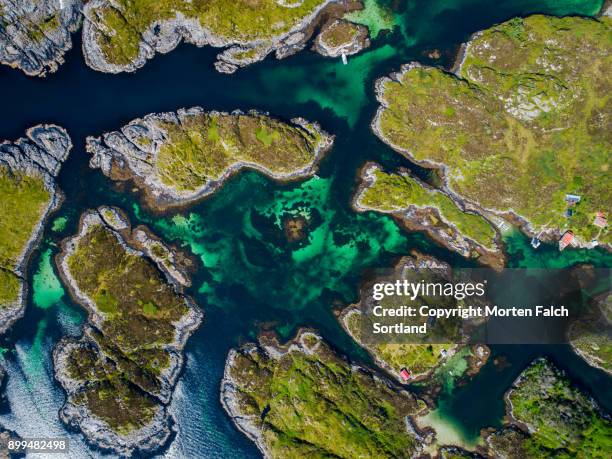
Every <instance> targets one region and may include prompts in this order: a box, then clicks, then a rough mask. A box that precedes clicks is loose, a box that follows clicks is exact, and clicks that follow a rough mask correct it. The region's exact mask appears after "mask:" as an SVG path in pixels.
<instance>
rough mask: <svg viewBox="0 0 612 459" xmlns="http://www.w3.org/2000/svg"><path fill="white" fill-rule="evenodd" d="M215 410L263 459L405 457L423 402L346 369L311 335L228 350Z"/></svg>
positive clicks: (414, 448) (412, 449)
mask: <svg viewBox="0 0 612 459" xmlns="http://www.w3.org/2000/svg"><path fill="white" fill-rule="evenodd" d="M221 403H222V404H223V407H224V408H225V410H226V411H227V413H228V414H229V415H230V417H231V418H232V420H233V421H234V423H235V424H236V426H237V427H238V429H240V430H241V431H242V432H243V433H244V434H245V435H247V436H248V437H249V438H250V439H251V440H253V441H254V442H255V443H256V444H257V447H258V448H259V449H260V451H261V452H262V454H263V455H264V456H265V457H271V458H277V457H278V458H281V457H323V456H325V457H328V456H329V457H343V458H355V457H404V458H409V457H413V456H414V455H416V454H417V453H418V451H420V450H421V439H420V437H419V436H418V434H417V433H416V432H415V431H414V430H413V429H412V428H411V424H410V419H409V417H410V416H411V415H414V414H416V413H418V412H421V411H423V410H424V409H425V408H424V404H423V402H421V401H419V400H418V399H416V398H415V397H414V396H413V395H412V394H410V393H408V392H406V391H404V390H402V389H401V388H399V387H397V386H395V385H394V384H393V383H391V382H390V381H388V380H386V379H384V378H381V377H379V376H377V375H376V374H374V373H372V372H371V371H370V370H368V369H366V368H363V367H360V366H357V365H354V364H353V365H351V364H349V362H347V361H346V360H344V359H343V358H341V357H340V356H338V355H337V354H336V353H334V351H332V349H330V348H329V347H328V346H327V345H326V344H325V342H324V341H323V340H322V339H321V338H320V337H319V336H318V335H317V334H315V333H313V332H310V331H304V330H302V331H300V332H299V333H298V335H297V337H296V338H295V339H293V340H292V341H290V342H288V343H287V344H285V345H280V344H279V343H278V342H277V341H276V340H275V339H270V338H266V337H263V338H262V339H260V344H259V345H256V344H247V345H245V346H243V347H241V348H240V349H235V350H232V351H230V353H229V355H228V357H227V361H226V365H225V372H224V375H223V381H222V382H221Z"/></svg>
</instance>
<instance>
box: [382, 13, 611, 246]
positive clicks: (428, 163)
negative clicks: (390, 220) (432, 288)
mask: <svg viewBox="0 0 612 459" xmlns="http://www.w3.org/2000/svg"><path fill="white" fill-rule="evenodd" d="M611 24H612V20H611V19H610V18H609V17H605V16H604V17H601V18H598V19H589V18H582V17H564V18H556V17H547V16H541V15H536V16H530V17H527V18H515V19H512V20H510V21H507V22H505V23H502V24H500V25H497V26H494V27H492V28H490V29H487V30H485V31H482V32H479V33H477V34H475V35H474V36H473V37H472V38H471V40H470V41H469V42H468V43H467V45H466V46H464V47H463V49H462V52H461V53H460V56H459V58H458V62H457V64H456V66H455V69H454V73H449V72H445V71H443V70H441V69H439V68H431V67H423V66H421V65H419V64H417V63H413V64H409V65H406V66H404V67H403V68H402V69H401V71H400V72H399V73H396V74H393V75H391V77H390V78H382V79H380V80H378V81H377V83H376V92H377V98H378V100H379V102H380V104H381V106H380V108H379V110H378V112H377V114H376V116H375V119H374V120H373V122H372V128H373V130H374V132H375V133H376V135H377V136H378V137H380V138H381V139H382V140H383V141H384V142H385V143H387V144H388V145H390V146H391V147H392V148H394V149H395V150H397V151H398V152H400V153H401V154H403V155H405V156H406V157H407V158H409V159H410V160H412V161H414V162H417V163H418V164H420V165H422V166H424V167H430V168H437V169H438V170H439V171H440V173H441V174H442V175H443V177H444V190H445V191H446V192H447V193H448V194H450V195H453V196H455V197H456V198H457V199H461V200H463V201H464V202H465V203H466V205H468V204H469V205H470V206H472V208H473V210H475V211H478V210H479V209H480V210H481V211H488V212H492V213H494V214H497V215H499V216H500V217H503V218H505V219H508V220H510V221H511V222H512V223H515V224H517V225H518V226H520V227H521V228H522V229H523V230H524V231H525V232H526V233H527V234H529V235H532V236H539V237H541V238H542V239H544V240H549V241H554V240H557V239H559V237H560V236H561V235H562V234H564V233H565V232H567V231H571V233H568V234H569V236H568V237H566V239H565V240H564V241H563V244H562V246H561V248H564V247H565V246H566V245H569V244H570V243H571V245H578V246H588V247H592V246H594V245H597V244H601V245H605V246H608V247H609V245H610V234H609V231H608V229H607V221H606V216H607V215H608V214H609V212H610V203H611V202H612V195H611V193H612V191H611V189H610V187H609V153H610V151H611V150H612V140H611V138H610V135H609V132H610V127H611V124H610V123H611V122H612V121H611V120H612V113H611V105H610V99H609V97H610V88H611V86H612V84H611V83H612V79H611V75H612V40H611V39H610V36H611V35H610V31H611Z"/></svg>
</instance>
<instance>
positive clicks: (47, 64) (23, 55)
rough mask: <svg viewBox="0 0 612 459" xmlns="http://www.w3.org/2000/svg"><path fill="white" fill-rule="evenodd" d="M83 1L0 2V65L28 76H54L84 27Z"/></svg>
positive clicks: (39, 0) (19, 0) (7, 0)
mask: <svg viewBox="0 0 612 459" xmlns="http://www.w3.org/2000/svg"><path fill="white" fill-rule="evenodd" d="M82 7H83V2H82V1H81V0H61V1H57V0H0V62H2V63H3V64H7V65H10V66H11V67H14V68H19V69H21V70H23V71H24V72H25V73H26V74H28V75H35V76H45V75H46V74H47V73H50V72H55V71H56V70H57V68H58V67H59V65H61V64H62V63H63V62H64V60H63V56H64V54H65V53H66V51H68V50H69V49H70V48H71V47H72V39H71V37H70V34H71V33H72V32H75V31H76V30H77V29H78V28H79V27H80V26H81V18H82V15H81V9H82Z"/></svg>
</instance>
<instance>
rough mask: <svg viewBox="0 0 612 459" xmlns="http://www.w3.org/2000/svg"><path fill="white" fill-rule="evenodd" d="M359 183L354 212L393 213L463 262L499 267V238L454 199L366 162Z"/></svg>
mask: <svg viewBox="0 0 612 459" xmlns="http://www.w3.org/2000/svg"><path fill="white" fill-rule="evenodd" d="M360 179H361V184H360V186H359V189H358V191H357V193H356V194H355V197H354V199H353V207H354V208H355V209H356V210H357V211H361V212H364V211H370V210H374V211H377V212H383V213H388V214H391V215H392V216H393V217H395V218H396V219H397V220H398V221H399V222H400V223H401V224H403V225H404V226H405V227H406V228H407V229H409V230H411V231H424V232H426V233H427V235H429V236H430V237H431V238H432V239H434V240H435V241H437V242H438V243H440V244H442V245H443V246H444V247H446V248H447V249H449V250H452V251H454V252H457V253H459V254H460V255H462V256H464V257H466V258H475V259H477V260H478V261H479V262H480V263H482V264H485V265H489V266H491V267H493V268H495V269H502V268H503V266H504V264H505V257H504V255H503V253H502V251H501V248H500V245H501V244H500V238H499V236H498V234H497V231H496V230H495V229H494V228H493V226H492V225H491V223H490V222H489V221H488V220H486V219H485V218H484V217H482V216H481V215H478V214H475V213H472V212H466V210H467V209H466V207H465V206H464V204H463V203H462V202H461V201H458V200H457V199H456V198H455V197H454V196H453V197H451V195H448V194H446V193H444V192H442V191H441V190H437V189H435V188H432V187H431V186H429V185H427V184H425V183H424V182H422V181H421V180H419V179H418V178H416V177H414V176H413V175H411V174H410V173H408V172H407V171H403V170H400V171H399V172H398V173H390V174H388V173H385V172H384V171H383V170H382V169H381V167H380V166H378V165H377V164H375V163H367V164H366V165H365V166H364V167H363V168H362V170H361V173H360Z"/></svg>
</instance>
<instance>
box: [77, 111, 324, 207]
mask: <svg viewBox="0 0 612 459" xmlns="http://www.w3.org/2000/svg"><path fill="white" fill-rule="evenodd" d="M332 143H333V137H332V136H330V135H329V134H327V133H325V132H324V131H322V130H321V129H320V128H319V126H318V125H317V124H316V123H309V122H307V121H305V120H303V119H301V118H297V119H294V120H292V121H291V122H290V123H285V122H282V121H279V120H276V119H274V118H272V117H270V116H268V115H265V114H262V113H258V112H255V111H253V112H249V113H242V112H240V111H236V112H232V113H231V114H230V113H224V112H216V111H211V112H206V111H204V110H203V109H202V108H200V107H195V108H191V109H184V110H179V111H178V112H176V113H172V112H169V113H159V114H157V113H154V114H150V115H147V116H145V117H144V118H142V119H136V120H134V121H132V122H130V123H129V124H128V125H127V126H124V127H123V128H122V129H121V130H120V131H116V132H110V133H107V134H104V135H103V136H102V137H88V138H87V151H88V152H90V153H91V154H92V155H93V157H92V159H91V161H90V166H91V167H93V168H100V169H102V172H103V173H104V174H105V175H107V176H109V177H111V178H113V179H115V180H133V181H134V182H135V183H136V184H137V185H138V187H139V188H140V189H141V190H142V191H143V192H144V193H145V196H146V201H147V203H148V204H149V205H150V206H151V207H152V208H155V209H164V208H166V207H169V206H173V205H174V206H176V205H182V204H186V203H189V202H192V201H195V200H198V199H200V198H203V197H205V196H208V195H209V194H211V193H213V192H215V191H216V190H217V189H218V188H220V187H221V186H222V185H223V183H224V182H225V181H226V180H227V179H228V178H229V177H230V176H232V175H233V174H235V173H236V172H238V171H240V170H242V169H255V170H257V171H260V172H262V173H264V174H266V175H268V176H270V177H272V178H274V179H277V180H295V179H301V178H306V177H309V176H312V175H314V173H315V170H316V166H317V163H318V161H319V160H320V159H321V158H322V156H323V155H324V153H325V152H326V151H327V150H328V149H329V148H330V147H331V145H332Z"/></svg>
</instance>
